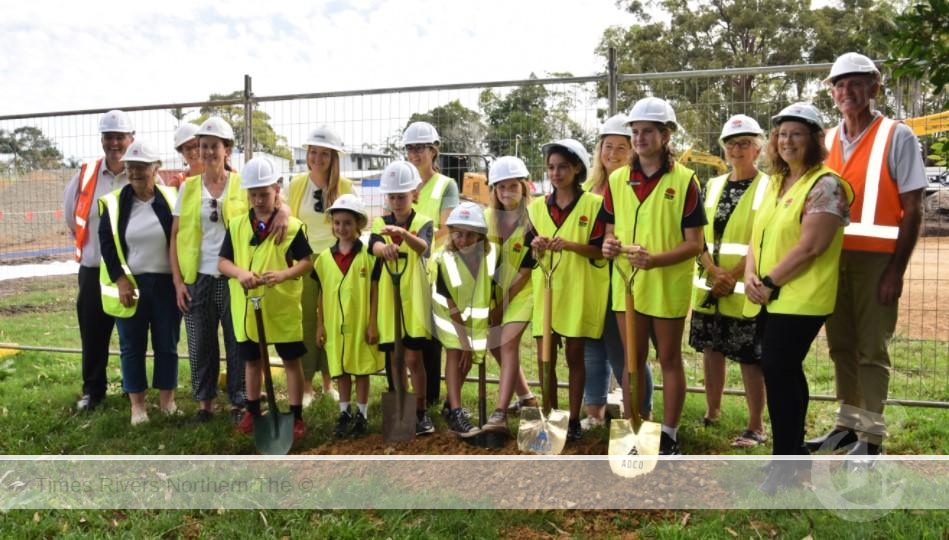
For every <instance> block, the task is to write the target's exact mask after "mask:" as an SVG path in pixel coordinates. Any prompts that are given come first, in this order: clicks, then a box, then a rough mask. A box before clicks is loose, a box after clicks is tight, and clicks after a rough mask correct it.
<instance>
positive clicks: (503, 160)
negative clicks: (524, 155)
mask: <svg viewBox="0 0 949 540" xmlns="http://www.w3.org/2000/svg"><path fill="white" fill-rule="evenodd" d="M529 176H530V173H529V172H528V171H527V165H524V162H523V161H521V158H519V157H515V156H501V157H499V158H498V159H496V160H495V161H494V163H492V164H491V168H490V169H489V170H488V185H489V186H493V185H494V184H497V183H498V182H500V181H501V180H510V179H511V178H527V177H529Z"/></svg>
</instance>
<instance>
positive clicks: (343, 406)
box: [339, 401, 349, 412]
mask: <svg viewBox="0 0 949 540" xmlns="http://www.w3.org/2000/svg"><path fill="white" fill-rule="evenodd" d="M339 412H349V402H348V401H340V402H339Z"/></svg>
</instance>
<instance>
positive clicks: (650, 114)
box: [628, 97, 679, 131]
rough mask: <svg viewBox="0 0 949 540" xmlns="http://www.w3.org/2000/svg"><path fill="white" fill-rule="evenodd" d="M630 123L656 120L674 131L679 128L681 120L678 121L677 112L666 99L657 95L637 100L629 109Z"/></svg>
mask: <svg viewBox="0 0 949 540" xmlns="http://www.w3.org/2000/svg"><path fill="white" fill-rule="evenodd" d="M628 120H629V123H630V124H632V123H633V122H655V123H657V124H662V125H664V126H666V127H668V128H669V129H670V130H672V131H676V130H678V129H679V122H678V121H676V113H675V110H674V109H673V108H672V105H669V103H668V102H666V100H664V99H660V98H657V97H647V98H643V99H641V100H639V101H637V102H636V103H635V104H634V105H633V108H632V109H631V110H630V111H629V115H628Z"/></svg>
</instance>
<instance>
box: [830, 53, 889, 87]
mask: <svg viewBox="0 0 949 540" xmlns="http://www.w3.org/2000/svg"><path fill="white" fill-rule="evenodd" d="M855 73H860V74H863V75H876V76H878V77H879V75H880V70H879V69H877V66H876V64H874V63H873V60H870V59H869V58H867V57H866V56H864V55H862V54H860V53H855V52H848V53H844V54H842V55H840V56H839V57H837V60H835V61H834V65H833V66H831V68H830V76H828V77H827V78H826V79H824V84H828V85H832V84H834V80H835V79H837V78H838V77H842V76H844V75H852V74H855Z"/></svg>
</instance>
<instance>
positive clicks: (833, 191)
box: [743, 103, 872, 495]
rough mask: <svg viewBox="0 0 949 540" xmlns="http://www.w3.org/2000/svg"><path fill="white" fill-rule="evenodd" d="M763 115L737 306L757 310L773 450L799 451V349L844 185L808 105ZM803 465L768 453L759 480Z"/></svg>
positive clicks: (831, 263)
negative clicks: (758, 178)
mask: <svg viewBox="0 0 949 540" xmlns="http://www.w3.org/2000/svg"><path fill="white" fill-rule="evenodd" d="M772 123H773V125H774V128H773V129H772V130H771V137H770V138H769V141H768V160H769V161H770V162H771V168H770V170H771V181H770V182H769V184H768V189H767V191H766V192H765V195H764V200H763V201H762V202H761V207H760V208H759V209H758V212H757V214H756V215H755V221H754V225H753V228H752V232H751V251H750V252H749V254H748V258H747V260H746V262H745V295H746V302H745V307H744V311H743V313H744V315H745V316H749V317H750V316H755V315H758V314H759V313H760V317H761V319H760V320H759V324H760V325H761V326H762V341H761V368H762V370H763V371H764V382H765V388H767V394H768V396H767V400H768V414H769V416H770V417H771V434H772V438H773V441H774V442H773V454H774V455H795V454H796V455H808V454H809V452H808V451H807V448H806V447H805V446H804V421H805V418H806V417H807V402H808V399H809V398H810V395H809V393H808V388H807V377H806V376H805V374H804V359H805V358H806V357H807V352H808V350H809V349H810V347H811V343H812V342H813V341H814V338H816V337H817V333H818V332H819V331H820V328H821V326H822V325H823V324H824V320H825V319H826V318H827V316H828V315H830V314H831V313H832V312H833V311H834V305H835V303H836V300H837V281H838V271H839V261H840V250H841V248H842V246H843V236H844V227H845V226H846V225H847V223H848V222H849V218H850V202H851V201H852V200H853V190H852V189H851V188H850V185H849V184H847V182H846V181H844V180H843V179H842V178H840V177H839V176H837V174H836V173H834V172H833V171H832V170H831V169H829V168H828V167H827V166H825V165H823V163H822V162H823V160H824V159H825V158H826V156H827V150H826V148H825V147H824V129H823V127H822V122H821V116H820V113H819V112H818V111H817V109H815V108H814V106H812V105H811V104H809V103H796V104H794V105H790V106H788V107H786V108H785V109H784V110H782V111H781V112H780V113H779V114H778V115H776V116H774V117H773V118H772ZM869 293H872V291H870V292H868V294H869ZM834 442H836V441H831V442H830V443H829V445H830V446H833V443H834ZM809 468H810V462H809V461H774V462H772V464H771V467H770V470H769V473H768V477H767V479H766V480H765V482H764V483H763V484H762V485H761V490H762V491H763V492H765V493H766V494H768V495H773V494H774V493H775V492H777V491H778V490H779V489H784V488H787V487H791V486H795V485H799V484H800V483H801V482H802V481H804V480H807V479H808V478H809V474H808V471H809Z"/></svg>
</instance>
